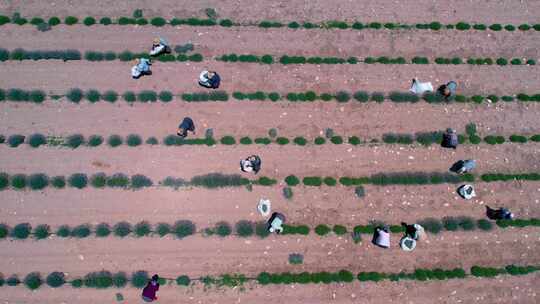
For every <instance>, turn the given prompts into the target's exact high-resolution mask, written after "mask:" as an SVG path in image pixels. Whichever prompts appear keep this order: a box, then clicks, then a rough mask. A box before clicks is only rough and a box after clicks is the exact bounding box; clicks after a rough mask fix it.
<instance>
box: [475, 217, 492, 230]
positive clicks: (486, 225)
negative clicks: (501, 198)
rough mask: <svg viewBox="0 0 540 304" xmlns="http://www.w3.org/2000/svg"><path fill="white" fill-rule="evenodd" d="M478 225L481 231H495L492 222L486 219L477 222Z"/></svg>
mask: <svg viewBox="0 0 540 304" xmlns="http://www.w3.org/2000/svg"><path fill="white" fill-rule="evenodd" d="M476 225H477V226H478V228H480V230H484V231H490V230H492V229H493V224H491V222H490V221H488V220H486V219H479V220H478V221H477V222H476Z"/></svg>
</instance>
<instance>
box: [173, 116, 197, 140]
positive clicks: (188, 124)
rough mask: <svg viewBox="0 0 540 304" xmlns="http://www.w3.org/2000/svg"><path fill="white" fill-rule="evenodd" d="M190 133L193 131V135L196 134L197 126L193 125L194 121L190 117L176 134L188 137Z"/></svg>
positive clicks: (185, 119) (183, 122)
mask: <svg viewBox="0 0 540 304" xmlns="http://www.w3.org/2000/svg"><path fill="white" fill-rule="evenodd" d="M188 131H191V132H193V134H195V124H194V123H193V119H191V118H189V117H184V119H183V120H182V123H181V124H180V125H179V126H178V130H177V131H176V134H177V135H178V136H180V137H186V136H187V132H188Z"/></svg>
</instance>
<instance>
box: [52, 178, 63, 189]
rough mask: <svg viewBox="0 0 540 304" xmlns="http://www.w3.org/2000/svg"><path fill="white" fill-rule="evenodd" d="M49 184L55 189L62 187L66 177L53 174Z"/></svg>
mask: <svg viewBox="0 0 540 304" xmlns="http://www.w3.org/2000/svg"><path fill="white" fill-rule="evenodd" d="M50 184H51V185H52V186H53V187H54V188H56V189H62V188H64V187H65V186H66V179H65V177H63V176H54V177H53V178H51V182H50Z"/></svg>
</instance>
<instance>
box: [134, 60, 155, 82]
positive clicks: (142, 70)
mask: <svg viewBox="0 0 540 304" xmlns="http://www.w3.org/2000/svg"><path fill="white" fill-rule="evenodd" d="M134 63H135V65H134V66H133V67H132V68H131V76H132V77H133V79H138V78H139V77H141V76H142V75H152V71H150V65H152V62H151V61H150V59H146V58H137V59H135V60H134Z"/></svg>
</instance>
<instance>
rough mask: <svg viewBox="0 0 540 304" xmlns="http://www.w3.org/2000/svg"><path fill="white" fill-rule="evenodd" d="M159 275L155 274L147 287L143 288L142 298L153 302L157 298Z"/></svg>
mask: <svg viewBox="0 0 540 304" xmlns="http://www.w3.org/2000/svg"><path fill="white" fill-rule="evenodd" d="M158 281H159V276H158V275H157V274H155V275H154V276H152V279H151V280H150V282H148V284H147V285H146V287H145V288H144V289H143V292H142V298H143V300H144V301H145V302H153V301H155V300H157V297H156V292H157V291H158V290H159V283H158Z"/></svg>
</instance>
